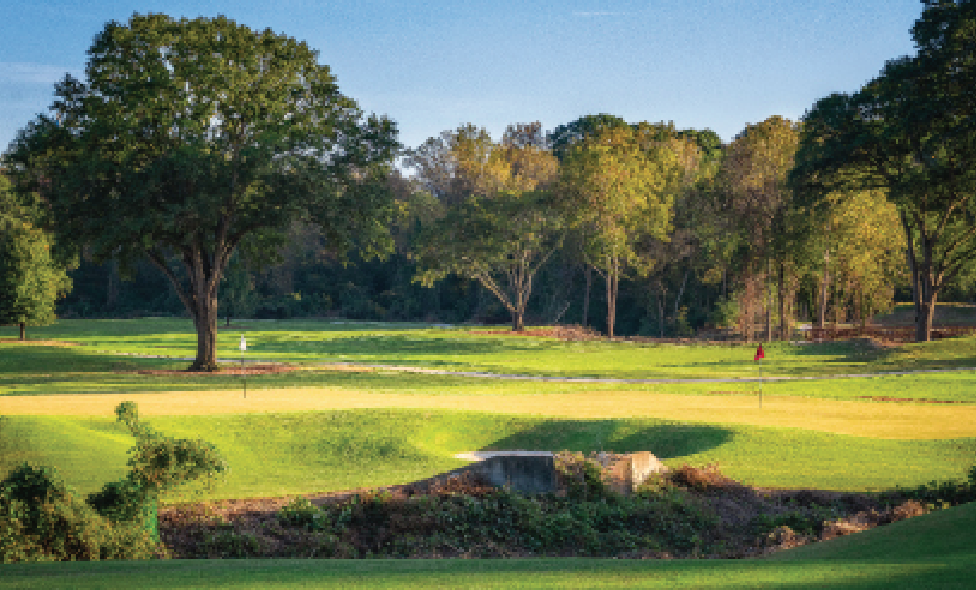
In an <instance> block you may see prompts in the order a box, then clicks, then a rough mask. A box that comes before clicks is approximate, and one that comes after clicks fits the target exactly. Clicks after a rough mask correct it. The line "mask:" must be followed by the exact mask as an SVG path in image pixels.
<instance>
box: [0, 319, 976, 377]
mask: <svg viewBox="0 0 976 590" xmlns="http://www.w3.org/2000/svg"><path fill="white" fill-rule="evenodd" d="M13 330H14V328H13V327H8V328H0V337H2V336H3V335H4V332H8V338H9V337H12V336H13V335H14V332H13ZM482 331H483V330H482V329H476V328H452V329H438V328H429V327H423V326H419V325H409V324H403V325H401V324H347V323H330V322H326V321H309V320H302V321H297V320H296V321H278V322H270V321H264V322H257V321H249V322H247V323H246V324H244V325H242V326H241V327H239V328H238V329H231V330H222V331H220V333H219V334H218V339H217V347H218V356H219V357H221V358H224V359H227V360H231V361H236V360H238V359H239V358H240V356H241V354H240V350H239V344H240V337H241V335H244V336H245V337H246V338H247V340H248V350H247V352H246V354H245V357H246V358H248V359H252V360H269V361H283V362H295V363H306V364H314V363H325V362H356V363H366V364H381V365H397V366H418V367H427V368H436V369H445V370H451V371H488V372H495V373H509V374H512V373H514V374H524V375H537V376H577V377H608V378H626V379H640V378H722V377H733V378H735V377H738V378H755V377H758V376H759V375H760V371H761V372H762V374H763V375H765V376H768V377H775V376H822V375H838V374H847V373H872V372H890V371H917V370H932V369H959V368H964V367H965V368H970V367H974V366H976V338H973V337H970V338H958V339H951V340H943V341H938V342H934V343H925V344H906V345H904V346H901V347H897V348H889V349H879V348H874V347H870V346H866V345H862V344H856V343H844V342H840V343H825V344H805V345H791V344H789V343H771V344H768V345H766V347H765V348H766V358H765V360H764V361H763V362H762V364H761V365H760V364H759V363H756V362H754V361H753V360H752V359H753V354H754V347H753V346H751V345H750V346H746V345H739V346H692V345H689V346H679V345H655V344H636V343H623V342H605V341H593V342H563V341H558V340H554V339H546V338H533V337H521V336H512V335H510V334H508V333H506V332H505V331H499V332H498V333H493V334H482V333H478V332H482ZM31 335H32V337H34V338H38V339H43V338H47V339H56V340H65V341H70V342H75V343H78V344H80V345H81V347H82V348H83V350H84V351H86V352H91V351H100V352H108V353H113V354H118V353H125V354H142V355H162V356H167V357H174V358H185V357H192V356H193V354H194V352H195V346H196V340H195V334H194V332H193V329H192V324H191V323H190V321H189V320H179V319H159V318H156V319H138V320H61V321H59V322H57V323H56V324H55V325H53V326H46V327H39V328H34V329H33V330H32V332H31ZM7 346H9V344H8V345H7ZM78 354H83V353H81V352H79V353H78ZM167 366H169V365H167Z"/></svg>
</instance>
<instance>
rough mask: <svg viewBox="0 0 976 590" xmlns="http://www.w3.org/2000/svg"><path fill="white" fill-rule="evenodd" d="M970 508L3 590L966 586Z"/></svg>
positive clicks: (9, 571) (869, 589)
mask: <svg viewBox="0 0 976 590" xmlns="http://www.w3.org/2000/svg"><path fill="white" fill-rule="evenodd" d="M974 545H976V504H968V505H965V506H960V507H957V508H952V509H949V510H946V511H942V512H937V513H934V514H930V515H927V516H921V517H917V518H913V519H910V520H907V521H903V522H900V523H895V524H892V525H888V526H886V527H883V528H878V529H874V530H870V531H866V532H864V533H860V534H858V535H854V536H850V537H844V538H841V539H838V540H835V541H830V542H828V543H821V544H817V545H812V546H808V547H802V548H799V549H795V550H791V551H789V552H784V553H780V554H777V555H776V556H775V557H773V558H771V559H764V560H748V561H699V560H690V561H653V560H652V561H627V560H602V559H572V558H571V559H538V560H536V559H532V560H518V559H506V560H433V561H426V560H424V561H418V560H277V559H275V560H218V561H204V560H186V561H178V560H174V561H152V562H140V563H136V562H128V563H126V562H121V563H120V562H105V563H98V562H95V563H58V564H25V565H12V566H2V567H3V576H0V588H18V589H21V588H23V589H31V588H64V587H71V588H78V589H88V588H122V587H126V588H128V587H132V588H135V587H139V588H199V587H221V588H238V589H247V588H291V587H306V586H309V587H337V588H338V587H341V588H431V587H455V588H758V587H761V588H790V589H796V588H811V589H812V588H854V589H863V590H882V589H883V590H887V589H889V588H925V589H941V588H946V589H947V588H959V589H962V588H970V587H972V572H973V567H974V565H976V559H974V556H973V553H972V549H971V548H972V547H973V546H974Z"/></svg>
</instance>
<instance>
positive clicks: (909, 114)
mask: <svg viewBox="0 0 976 590" xmlns="http://www.w3.org/2000/svg"><path fill="white" fill-rule="evenodd" d="M923 4H924V9H923V11H922V14H921V16H920V18H919V19H918V20H917V21H916V23H915V26H914V27H913V28H912V31H911V33H912V37H913V39H914V41H915V44H916V47H917V52H916V54H915V55H913V56H905V57H901V58H898V59H894V60H891V61H889V62H888V63H887V64H886V65H885V67H884V69H883V70H882V71H881V73H880V74H879V76H878V77H877V78H876V79H874V80H871V81H869V82H868V83H867V84H865V85H864V86H863V87H862V88H861V89H859V90H858V91H856V92H854V93H852V94H846V93H837V94H832V95H830V96H827V97H824V98H822V99H821V100H819V101H817V102H816V103H815V104H814V105H813V106H812V108H811V109H810V110H809V111H808V112H807V113H806V114H805V115H804V117H803V120H802V121H801V122H794V121H790V120H787V119H784V118H782V117H778V116H775V117H770V118H769V119H767V120H765V121H762V122H759V123H756V124H750V125H747V126H746V128H745V129H743V130H742V131H741V132H740V133H739V134H738V135H737V136H736V137H735V138H734V139H733V140H732V141H731V142H730V143H728V144H725V145H723V144H722V142H721V141H720V139H719V137H718V136H717V135H716V134H715V133H713V132H711V131H708V130H704V131H699V130H693V129H688V130H679V129H676V128H675V127H674V125H673V124H670V123H650V122H646V121H642V122H637V123H628V122H626V121H624V120H622V119H620V118H618V117H614V116H611V115H606V114H604V115H592V116H584V117H581V118H579V119H577V120H575V121H572V122H569V123H566V124H564V125H559V126H557V127H556V128H555V129H553V130H551V131H549V132H545V131H544V130H543V129H542V127H541V125H540V124H539V123H529V124H516V125H512V126H510V127H509V128H508V129H507V130H506V132H505V133H504V134H503V136H502V137H500V138H493V137H491V136H490V135H489V133H488V132H487V131H485V130H484V129H482V128H479V127H477V126H475V125H471V124H469V125H464V126H461V127H459V128H457V129H454V130H448V131H444V132H443V133H441V134H440V135H438V136H436V137H432V138H430V139H429V140H427V141H426V142H424V143H423V144H422V145H420V146H418V147H416V148H414V149H411V150H407V151H402V150H401V149H400V148H401V146H400V145H399V144H398V142H397V140H396V127H395V124H394V123H393V121H390V120H389V119H386V118H384V117H379V118H377V117H375V116H366V115H365V113H363V112H362V111H360V110H359V108H358V107H357V106H356V103H355V101H353V100H352V99H350V98H349V97H346V96H344V95H342V94H341V93H340V92H339V91H338V87H337V86H336V84H335V80H334V78H333V77H332V75H331V73H330V71H329V69H328V67H327V66H323V65H321V64H318V63H317V61H316V59H317V58H316V55H317V54H316V52H314V51H312V50H311V49H310V48H309V47H307V45H306V44H304V43H302V42H298V41H296V40H294V39H291V38H289V37H286V36H284V35H275V34H272V33H271V32H270V31H263V32H262V31H252V30H250V29H248V28H247V27H244V26H241V25H238V24H236V23H234V22H233V21H231V20H229V19H227V18H225V17H217V18H214V19H207V18H198V19H194V20H192V21H190V20H186V19H180V20H177V19H172V18H170V17H167V16H165V15H160V14H151V15H146V16H140V15H133V17H132V18H131V19H130V20H129V22H128V23H109V24H107V25H106V27H105V30H104V31H103V32H102V34H101V35H99V36H98V37H96V39H95V40H94V44H93V46H92V49H91V50H90V51H89V55H90V59H89V64H88V67H87V68H86V75H87V80H86V81H84V82H83V81H79V80H76V79H74V78H72V77H71V76H66V78H65V79H64V81H63V82H62V83H60V84H58V85H57V86H56V88H55V94H56V97H57V100H56V101H55V103H54V104H53V105H52V111H53V113H54V116H52V117H47V116H38V118H37V119H36V120H35V121H33V122H31V123H30V124H28V125H27V127H25V128H24V129H23V130H22V131H21V132H20V133H19V135H18V138H17V140H16V141H14V142H13V143H12V144H11V146H10V148H9V149H8V151H7V153H6V154H5V155H4V163H3V165H4V173H5V174H7V175H9V176H10V178H11V180H12V181H13V183H12V185H11V186H12V187H13V188H12V189H11V190H12V191H13V192H11V193H10V194H9V195H4V200H3V203H4V204H3V208H2V209H0V215H2V217H3V218H4V219H5V221H4V223H5V224H6V226H5V227H10V228H17V229H16V231H13V230H11V231H7V233H6V235H5V239H4V240H2V241H0V247H2V248H3V249H4V251H3V252H0V254H2V256H0V262H3V261H6V260H15V261H17V262H16V264H7V265H6V266H5V267H2V268H0V273H2V275H3V282H2V284H0V295H3V297H2V298H0V322H3V323H20V324H21V326H23V325H24V324H25V323H28V324H29V323H31V322H43V321H48V319H49V316H50V314H49V313H48V312H47V310H48V308H49V307H50V306H49V304H48V303H49V302H50V301H51V300H52V298H53V297H56V296H57V294H58V293H60V292H62V290H63V289H64V288H65V286H66V285H67V284H68V282H67V281H65V280H63V277H62V276H61V274H60V273H59V272H55V271H56V270H57V269H56V268H55V267H56V266H60V267H63V266H64V264H67V263H69V262H70V261H73V260H76V259H77V260H79V261H80V262H79V264H80V266H78V268H77V269H76V270H74V271H72V276H71V279H72V281H73V284H74V291H73V292H72V294H71V295H70V296H69V297H68V298H67V299H64V300H63V301H62V302H61V303H60V313H61V314H62V315H77V316H91V315H117V314H142V313H187V314H188V315H190V316H191V317H192V318H193V319H194V323H195V326H196V329H197V335H198V347H197V351H198V352H197V359H196V361H195V362H194V364H193V366H192V368H193V369H194V370H215V369H216V368H217V364H216V356H215V355H216V352H215V342H216V336H215V334H216V323H217V319H218V315H220V316H222V317H251V316H258V317H295V316H336V317H347V318H351V319H375V320H420V321H428V322H446V323H456V322H472V321H473V322H485V323H496V322H508V323H510V324H511V326H512V328H513V329H515V330H519V329H522V328H523V327H524V326H526V325H532V324H546V323H562V324H581V325H585V326H587V327H592V328H595V329H597V330H599V331H601V332H603V333H605V334H607V335H608V336H611V337H612V336H614V335H615V334H617V335H627V334H641V335H645V336H657V337H675V336H687V335H691V334H695V333H699V334H701V333H703V332H714V331H719V330H720V331H722V332H723V333H725V334H732V335H735V336H737V337H740V338H744V339H746V340H753V339H776V338H787V337H789V336H790V334H791V328H792V326H794V325H795V324H796V323H797V322H806V321H810V322H813V323H815V324H820V325H823V324H826V323H830V322H835V323H841V322H859V323H867V322H869V321H870V320H871V318H872V316H873V315H875V314H877V313H878V312H882V311H886V310H888V309H890V308H891V306H892V304H893V301H894V300H895V298H896V297H901V298H904V299H910V300H911V301H913V303H914V309H915V320H916V321H915V324H916V339H917V340H919V341H925V340H928V339H930V337H931V329H932V319H933V316H934V309H935V304H936V302H937V301H938V300H939V299H947V298H948V299H956V300H960V299H963V300H969V299H971V298H972V296H973V285H974V283H976V118H974V117H973V113H974V112H976V98H974V96H976V95H974V93H973V92H972V89H973V88H976V44H974V42H973V40H974V37H976V34H974V31H976V0H931V1H930V0H925V2H924V3H923ZM174 47H175V48H178V49H179V50H176V49H174ZM271 55H274V56H275V59H273V60H271V58H270V57H269V56H271ZM119 56H124V57H119ZM198 56H208V57H207V59H205V60H201V59H198ZM282 56H289V57H288V59H284V58H283V57H282ZM269 60H270V61H269ZM269 64H272V65H273V66H274V67H270V68H269V67H268V66H269ZM228 68H229V69H231V70H233V71H234V72H235V77H234V78H233V80H234V81H233V82H232V81H231V79H230V78H227V77H226V76H224V75H223V74H222V73H221V72H223V71H224V69H228ZM228 71H229V70H228ZM295 72H302V74H301V75H295ZM147 84H149V86H147ZM259 87H260V88H265V89H266V91H264V92H254V91H253V90H248V91H243V90H242V89H244V88H248V89H253V88H259ZM284 88H289V89H290V90H287V91H285V90H283V89H284ZM147 89H148V90H147ZM159 97H165V99H164V100H160V99H159ZM272 113H274V114H273V115H272ZM174 121H179V122H180V123H179V124H176V123H174ZM397 154H399V155H400V157H401V160H400V164H401V165H400V166H399V167H397V166H394V165H393V161H394V160H395V158H396V157H397ZM5 190H6V189H5ZM14 193H16V194H14ZM44 232H50V235H48V233H44ZM42 234H43V235H42ZM48 243H50V244H51V247H50V249H48V248H47V246H46V244H48ZM41 250H43V251H45V252H49V253H50V254H51V256H49V257H47V258H49V260H47V261H44V260H42V258H45V257H39V256H34V255H31V254H29V253H30V252H32V251H37V252H40V251H41ZM373 255H380V258H379V259H376V258H374V257H373ZM156 272H158V273H160V274H159V275H157V274H155V273H156ZM156 277H165V283H164V281H163V279H162V278H156ZM125 278H134V279H135V281H134V282H131V283H128V282H125V281H124V280H123V279H125ZM165 284H168V285H169V288H166V287H164V285H165ZM25 285H27V286H30V287H29V288H28V287H25ZM171 293H172V294H171ZM181 307H182V309H181Z"/></svg>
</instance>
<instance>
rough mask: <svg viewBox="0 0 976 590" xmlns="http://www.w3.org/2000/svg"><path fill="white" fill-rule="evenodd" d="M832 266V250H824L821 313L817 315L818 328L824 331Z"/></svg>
mask: <svg viewBox="0 0 976 590" xmlns="http://www.w3.org/2000/svg"><path fill="white" fill-rule="evenodd" d="M829 264H830V249H829V248H827V249H825V250H824V271H823V280H822V281H821V282H820V313H819V314H818V315H817V327H818V328H821V329H823V327H824V324H825V323H826V321H827V282H828V281H829V279H830V275H829V273H828V271H827V269H828V265H829Z"/></svg>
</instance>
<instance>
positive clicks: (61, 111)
mask: <svg viewBox="0 0 976 590" xmlns="http://www.w3.org/2000/svg"><path fill="white" fill-rule="evenodd" d="M88 54H89V59H88V63H87V68H86V78H87V80H86V81H85V82H84V83H83V82H80V81H78V80H74V79H72V78H71V77H66V78H65V80H64V82H63V83H61V84H60V85H58V87H57V91H56V95H57V100H56V101H55V103H54V105H53V106H52V110H53V112H54V116H53V117H44V116H41V117H39V118H38V119H37V120H36V121H34V122H33V123H31V124H30V125H29V126H28V127H27V128H26V129H24V130H23V131H22V132H21V134H20V135H19V137H18V139H17V140H16V141H15V142H14V144H13V145H12V146H11V150H10V153H9V154H8V159H9V161H10V163H11V165H12V169H13V172H14V174H15V175H16V177H17V178H18V184H19V187H20V189H21V190H23V191H35V192H37V193H39V194H40V196H41V197H42V199H43V200H44V201H45V202H46V203H47V205H48V208H49V211H50V217H51V223H52V226H53V227H54V228H55V229H56V230H57V231H58V232H59V233H61V234H62V235H66V236H70V237H71V238H73V239H75V240H76V241H77V242H78V243H79V244H82V243H83V244H85V245H86V246H87V247H88V248H90V250H91V252H93V253H94V254H95V255H96V256H99V257H102V258H107V257H110V256H121V257H122V258H123V260H132V259H134V258H135V257H137V256H145V257H148V259H149V260H151V261H152V263H153V264H154V265H156V266H157V267H158V268H159V269H160V271H162V272H163V273H164V274H165V275H166V276H167V277H168V278H169V279H170V281H171V282H172V284H173V287H174V288H175V289H176V292H177V293H178V295H179V297H180V299H181V300H182V302H183V304H184V305H185V307H186V309H187V311H188V312H189V314H190V316H191V317H192V318H193V321H194V323H195V326H196V332H197V356H196V360H195V361H194V363H193V365H192V366H191V369H192V370H201V371H209V370H214V369H215V367H216V320H217V309H218V307H217V290H218V286H219V285H220V281H221V278H222V276H223V273H224V270H225V268H226V266H227V264H228V261H229V260H230V258H231V255H232V254H233V253H234V252H235V250H237V249H238V247H239V246H241V245H242V243H244V242H246V241H250V242H251V243H252V244H253V243H262V242H265V243H274V242H275V239H274V238H276V237H278V238H280V236H281V235H283V232H284V230H285V229H286V228H287V227H288V226H289V224H290V223H292V222H293V221H296V220H300V221H308V222H313V223H316V224H318V225H319V226H320V227H321V228H322V231H323V233H324V235H325V236H327V237H328V238H330V239H331V241H332V245H333V246H334V247H335V248H336V249H338V250H340V251H342V250H344V249H347V248H348V247H349V245H350V244H351V243H353V242H354V241H359V242H360V243H361V244H362V245H366V246H371V247H374V248H387V247H389V245H390V240H389V235H388V232H387V227H388V223H387V221H388V218H389V216H390V215H391V213H392V211H393V199H392V196H391V194H390V192H389V191H388V190H385V188H384V187H385V183H384V182H380V181H379V180H380V179H381V178H383V176H384V171H383V170H382V169H381V168H383V167H384V166H386V165H387V163H388V162H389V161H390V160H391V158H392V155H393V152H394V150H395V149H396V148H397V143H396V139H395V138H396V131H395V127H394V125H393V123H392V122H390V121H389V120H386V119H384V118H375V117H369V118H365V117H364V116H363V114H362V112H361V110H360V109H359V107H358V106H357V104H356V103H355V102H354V101H353V100H352V99H350V98H348V97H346V96H344V95H343V94H342V93H340V92H339V89H338V87H337V86H336V82H335V79H334V77H333V76H332V74H331V73H330V71H329V68H328V67H327V66H325V65H321V64H319V63H318V54H317V52H316V51H314V50H312V49H311V48H310V47H308V45H307V44H306V43H304V42H299V41H296V40H295V39H293V38H290V37H287V36H285V35H281V34H277V33H274V32H272V31H271V30H264V31H255V30H251V29H249V28H247V27H245V26H242V25H238V24H236V23H235V22H234V21H232V20H230V19H227V18H224V17H217V18H197V19H194V20H187V19H180V20H176V19H173V18H170V17H167V16H164V15H160V14H149V15H145V16H143V15H134V16H133V17H132V18H131V19H130V20H129V21H128V22H127V23H124V24H123V23H118V22H111V23H109V24H107V25H106V26H105V28H104V30H102V32H101V33H100V34H99V35H97V36H96V37H95V39H94V42H93V44H92V46H91V48H90V49H89V52H88Z"/></svg>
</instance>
